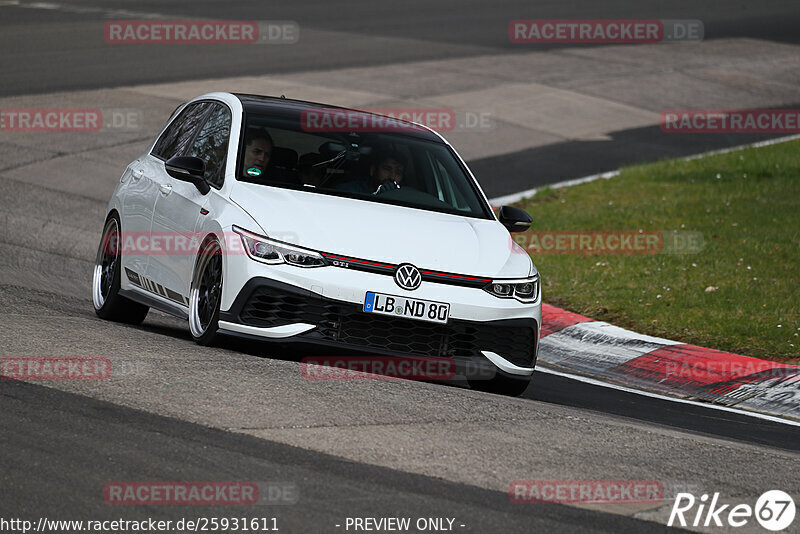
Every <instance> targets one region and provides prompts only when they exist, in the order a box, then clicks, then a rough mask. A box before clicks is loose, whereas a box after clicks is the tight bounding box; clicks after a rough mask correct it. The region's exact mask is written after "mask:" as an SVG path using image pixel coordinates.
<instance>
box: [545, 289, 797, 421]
mask: <svg viewBox="0 0 800 534" xmlns="http://www.w3.org/2000/svg"><path fill="white" fill-rule="evenodd" d="M539 365H542V366H543V367H546V368H551V369H556V370H561V371H567V372H570V373H575V374H578V375H583V376H591V377H595V378H600V379H603V380H607V381H609V382H611V383H615V384H622V385H626V386H631V387H634V388H640V389H644V390H647V391H654V392H657V393H662V394H665V395H667V396H669V397H678V398H682V399H692V400H698V401H705V402H710V403H713V404H717V405H722V406H726V407H736V408H737V409H745V410H751V411H754V412H760V413H766V414H771V415H777V416H780V417H785V418H791V419H796V420H800V367H798V366H796V365H787V364H781V363H776V362H771V361H766V360H759V359H758V358H751V357H749V356H741V355H739V354H733V353H730V352H724V351H720V350H714V349H706V348H703V347H698V346H695V345H688V344H685V343H681V342H679V341H671V340H669V339H662V338H657V337H652V336H646V335H642V334H637V333H636V332H631V331H630V330H625V329H624V328H619V327H617V326H614V325H612V324H609V323H606V322H602V321H595V320H594V319H590V318H589V317H584V316H582V315H579V314H576V313H572V312H569V311H566V310H562V309H560V308H556V307H554V306H550V305H548V304H544V305H543V308H542V330H541V341H540V343H539Z"/></svg>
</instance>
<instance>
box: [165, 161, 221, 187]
mask: <svg viewBox="0 0 800 534" xmlns="http://www.w3.org/2000/svg"><path fill="white" fill-rule="evenodd" d="M164 167H165V168H166V170H167V174H169V175H170V176H172V177H173V178H175V179H176V180H180V181H182V182H189V183H190V184H194V185H195V187H197V190H198V191H200V193H201V194H203V195H205V194H206V193H208V192H209V191H211V186H210V185H208V182H206V179H205V178H204V177H203V176H204V175H205V173H206V162H205V161H203V160H202V159H200V158H196V157H194V156H175V157H173V158H169V160H167V162H166V163H165V164H164Z"/></svg>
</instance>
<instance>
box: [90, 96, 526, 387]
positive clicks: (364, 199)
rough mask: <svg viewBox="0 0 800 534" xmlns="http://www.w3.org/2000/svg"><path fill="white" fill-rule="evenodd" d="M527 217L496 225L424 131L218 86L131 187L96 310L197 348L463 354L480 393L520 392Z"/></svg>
mask: <svg viewBox="0 0 800 534" xmlns="http://www.w3.org/2000/svg"><path fill="white" fill-rule="evenodd" d="M498 219H499V220H498ZM530 222H531V219H530V217H529V216H528V215H527V214H526V213H525V212H524V211H522V210H519V209H517V208H514V207H510V206H504V207H502V208H501V209H500V212H499V217H496V216H495V214H494V213H493V211H492V208H491V206H490V205H489V202H488V201H487V199H486V196H485V195H484V194H483V192H482V191H481V189H480V187H479V186H478V183H477V181H476V180H475V178H474V177H473V176H472V174H471V173H470V171H469V169H468V168H467V166H466V164H465V163H464V161H463V160H462V159H461V158H460V157H459V156H458V154H457V153H456V152H455V150H454V149H453V148H452V147H451V146H450V145H449V144H448V143H447V141H445V140H444V139H443V138H442V137H441V136H440V135H438V134H437V133H436V132H434V131H432V130H430V129H428V128H425V127H422V126H419V125H417V124H414V123H409V122H404V121H400V120H397V119H392V118H389V117H384V116H381V115H376V114H372V113H366V112H362V111H355V110H349V109H344V108H334V107H330V106H323V105H321V104H314V103H309V102H301V101H295V100H289V99H285V98H282V97H281V98H271V97H262V96H253V95H241V94H229V93H210V94H206V95H203V96H200V97H197V98H195V99H193V100H191V101H190V102H187V103H186V104H184V105H182V106H181V107H179V108H178V109H177V110H176V111H175V112H174V113H173V115H172V117H171V118H170V120H169V121H168V124H167V125H166V127H165V128H164V130H163V131H162V132H161V133H160V135H159V136H158V137H157V138H156V140H155V141H154V142H153V143H152V145H150V146H149V147H148V149H147V151H146V152H145V153H144V154H142V155H141V156H140V157H139V158H137V159H136V160H135V161H133V162H132V163H131V164H130V165H128V167H127V169H126V170H125V172H124V173H123V175H122V177H121V178H120V181H119V185H118V186H117V188H116V190H115V191H114V194H113V196H112V197H111V201H110V203H109V206H108V216H107V219H106V223H105V226H104V230H103V237H102V240H101V245H100V247H99V250H98V253H97V261H96V265H95V269H94V277H93V286H92V293H93V302H94V308H95V310H96V312H97V314H98V315H99V316H100V317H103V318H107V319H113V320H118V321H123V322H128V323H140V322H142V321H143V320H144V318H145V316H146V314H147V312H148V309H149V308H151V307H152V308H156V309H158V310H161V311H163V312H166V313H169V314H172V315H175V316H178V317H182V318H184V319H188V322H189V329H190V330H191V333H192V336H193V337H194V339H195V340H196V341H197V342H198V343H201V344H210V343H212V342H214V341H215V340H216V339H217V337H218V335H219V334H226V335H234V336H241V337H246V338H251V339H259V340H280V341H282V342H290V341H298V342H305V343H313V344H318V345H319V344H322V345H329V346H334V347H339V348H343V349H346V350H354V351H359V352H362V353H363V352H364V351H368V352H370V353H374V354H379V355H381V356H415V357H447V358H452V359H453V360H454V361H455V362H456V363H457V365H458V368H459V369H463V370H465V371H464V373H465V374H466V376H467V377H468V378H471V379H470V384H471V385H472V386H473V387H477V388H479V389H486V390H490V391H501V392H505V393H507V394H519V393H521V392H522V391H523V390H524V389H525V388H526V386H527V385H528V383H529V381H530V377H531V375H532V373H533V370H534V366H535V364H536V353H537V349H538V340H539V327H540V324H541V295H540V283H539V274H538V272H537V270H536V268H535V266H534V265H533V262H532V261H531V259H530V257H529V256H528V254H527V253H525V252H524V251H523V250H522V249H521V248H519V247H518V246H516V244H515V243H514V242H513V240H512V239H511V237H510V235H509V231H512V232H513V231H523V230H526V229H527V228H528V227H529V226H530ZM475 370H480V371H481V372H477V373H476V372H472V371H475ZM487 370H488V371H491V373H490V376H491V377H490V378H486V377H487V374H486V371H487ZM476 377H480V379H479V378H476Z"/></svg>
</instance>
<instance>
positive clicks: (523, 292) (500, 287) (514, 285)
mask: <svg viewBox="0 0 800 534" xmlns="http://www.w3.org/2000/svg"><path fill="white" fill-rule="evenodd" d="M483 289H484V291H487V292H489V293H491V294H492V295H494V296H495V297H500V298H501V299H510V298H514V299H517V300H518V301H520V302H536V299H538V298H539V277H538V276H534V277H532V278H525V279H521V280H492V282H491V283H490V284H488V285H487V286H486V287H484V288H483Z"/></svg>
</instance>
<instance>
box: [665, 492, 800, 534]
mask: <svg viewBox="0 0 800 534" xmlns="http://www.w3.org/2000/svg"><path fill="white" fill-rule="evenodd" d="M718 501H719V493H714V495H713V497H712V499H711V502H710V503H709V502H708V495H707V494H704V495H702V496H701V497H700V499H696V498H695V496H694V495H692V494H691V493H678V495H677V496H676V497H675V504H673V505H672V512H670V514H669V521H668V522H667V526H668V527H671V526H673V525H674V526H681V527H685V526H687V525H689V526H693V527H724V526H727V527H734V528H738V527H743V526H745V525H747V524H748V523H749V522H750V520H751V519H752V518H753V517H754V516H755V519H756V521H758V523H759V524H760V525H761V526H762V527H764V528H765V529H767V530H771V531H773V532H777V531H779V530H785V529H787V528H788V527H789V525H791V524H792V522H793V521H794V516H795V505H794V500H793V499H792V497H791V496H790V495H789V494H788V493H786V492H784V491H781V490H770V491H766V492H764V493H763V494H762V495H761V496H760V497H759V498H758V500H757V501H756V505H755V507H751V506H750V505H749V504H737V505H735V506H733V507H732V508H731V505H730V504H723V505H720V504H718ZM695 505H697V506H696V509H695ZM676 520H677V522H676Z"/></svg>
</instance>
